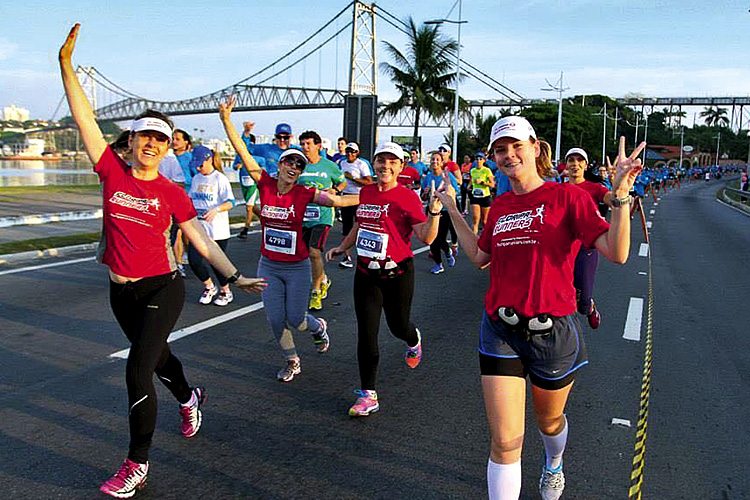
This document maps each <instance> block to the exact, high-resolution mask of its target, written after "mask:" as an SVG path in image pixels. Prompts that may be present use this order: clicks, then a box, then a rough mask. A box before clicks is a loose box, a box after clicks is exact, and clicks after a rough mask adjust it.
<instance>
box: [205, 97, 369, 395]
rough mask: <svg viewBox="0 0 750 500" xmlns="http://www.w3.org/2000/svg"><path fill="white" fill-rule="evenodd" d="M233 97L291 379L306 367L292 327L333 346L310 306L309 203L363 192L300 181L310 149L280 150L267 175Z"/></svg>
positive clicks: (266, 298) (269, 305)
mask: <svg viewBox="0 0 750 500" xmlns="http://www.w3.org/2000/svg"><path fill="white" fill-rule="evenodd" d="M234 103H235V99H234V96H230V97H229V98H228V99H227V100H226V101H225V102H222V103H221V104H220V105H219V117H220V118H221V123H222V124H223V125H224V130H225V131H226V133H227V137H228V138H229V141H230V142H231V143H232V146H233V147H234V149H235V151H236V152H237V154H238V155H239V156H240V158H241V159H242V163H243V164H244V165H245V169H247V171H248V173H249V174H250V176H251V177H252V178H253V179H254V180H255V182H256V183H257V185H258V194H259V196H260V224H261V228H262V230H263V231H262V239H261V247H260V253H261V256H260V260H259V261H258V275H259V276H263V278H265V279H266V281H267V282H268V287H267V288H266V289H265V290H264V291H263V295H262V297H263V304H264V308H265V310H266V318H267V319H268V323H269V325H270V326H271V331H272V332H273V334H274V337H275V338H276V341H277V342H278V343H279V346H280V347H281V352H282V354H283V356H284V359H285V360H286V363H285V365H284V367H283V368H282V369H281V370H279V372H278V373H277V374H276V378H277V379H278V380H279V381H281V382H290V381H291V380H292V379H293V378H294V376H295V375H298V374H299V373H300V372H301V371H302V368H301V365H300V357H299V354H298V353H297V349H296V347H295V345H294V339H293V337H292V329H296V330H298V331H300V332H304V331H308V332H310V333H311V334H312V338H313V342H314V343H315V345H316V346H317V349H318V352H319V353H320V354H322V353H324V352H326V351H328V347H329V345H330V338H329V337H328V331H327V325H326V321H325V320H324V319H323V318H316V317H314V316H313V315H311V314H309V313H308V312H307V303H308V297H309V295H310V285H311V284H312V275H311V264H310V258H309V255H310V253H309V251H308V248H307V245H306V244H305V241H304V238H303V237H302V221H303V218H304V216H305V207H306V206H307V204H308V203H317V204H318V205H325V206H329V207H348V206H354V205H357V204H359V196H358V195H348V196H336V195H333V194H329V193H327V192H325V191H320V190H318V189H315V188H312V187H305V186H302V185H300V184H297V179H299V176H300V174H301V173H302V171H303V170H304V169H305V166H306V165H307V158H306V157H305V154H304V153H303V152H302V151H299V150H298V149H291V148H290V149H287V150H286V151H284V152H283V153H281V156H280V157H279V171H278V177H277V178H273V177H271V176H270V175H268V173H266V171H265V170H262V169H261V168H260V166H259V165H258V163H257V162H256V161H255V159H254V158H253V156H252V155H251V154H250V153H249V152H248V150H247V147H246V146H245V142H244V141H243V140H242V138H241V137H240V135H239V133H238V132H237V129H236V128H235V127H234V124H233V123H232V117H231V115H232V108H234Z"/></svg>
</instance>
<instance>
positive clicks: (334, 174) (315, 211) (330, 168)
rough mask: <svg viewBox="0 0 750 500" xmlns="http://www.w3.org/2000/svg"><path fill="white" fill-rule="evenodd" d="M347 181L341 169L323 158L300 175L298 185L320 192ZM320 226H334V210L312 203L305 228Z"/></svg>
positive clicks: (304, 224) (307, 211)
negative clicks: (316, 189)
mask: <svg viewBox="0 0 750 500" xmlns="http://www.w3.org/2000/svg"><path fill="white" fill-rule="evenodd" d="M345 180H346V177H344V173H343V172H342V171H341V169H340V168H339V167H338V165H336V164H335V163H333V162H332V161H331V160H329V159H327V158H321V159H320V161H318V163H309V164H308V165H307V166H306V167H305V170H304V171H303V172H302V173H301V174H300V176H299V179H298V180H297V184H302V185H303V186H311V187H315V188H318V189H320V190H325V189H330V188H332V187H333V186H338V185H339V184H341V183H342V182H344V181H345ZM320 224H325V225H326V226H332V225H333V208H332V207H322V206H320V205H318V204H316V203H310V204H308V205H307V208H306V209H305V219H304V222H303V223H302V225H303V227H312V226H317V225H320Z"/></svg>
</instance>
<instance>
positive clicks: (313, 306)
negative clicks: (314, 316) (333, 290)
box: [308, 290, 323, 311]
mask: <svg viewBox="0 0 750 500" xmlns="http://www.w3.org/2000/svg"><path fill="white" fill-rule="evenodd" d="M308 309H310V310H311V311H320V310H321V309H323V294H322V292H321V291H320V290H313V291H312V292H311V293H310V305H309V306H308Z"/></svg>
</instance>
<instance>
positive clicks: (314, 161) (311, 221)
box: [297, 130, 356, 311]
mask: <svg viewBox="0 0 750 500" xmlns="http://www.w3.org/2000/svg"><path fill="white" fill-rule="evenodd" d="M321 142H322V140H321V138H320V135H318V133H317V132H313V131H311V130H308V131H307V132H303V133H302V134H301V135H300V136H299V144H300V147H301V148H302V151H303V152H304V153H305V156H306V157H307V161H308V163H307V166H306V167H305V171H304V172H302V174H301V175H300V176H299V179H298V180H297V182H299V183H300V184H301V185H303V186H308V187H314V188H316V189H319V190H321V191H324V190H325V191H328V192H329V193H331V194H332V193H334V192H341V190H342V189H344V187H345V186H346V177H344V174H343V173H342V172H341V169H339V167H338V165H336V164H335V163H333V162H332V161H331V160H329V159H328V158H325V157H323V156H321V154H320V147H321ZM355 205H356V203H355ZM332 226H333V208H331V207H330V206H318V204H316V203H311V204H310V205H309V206H308V207H307V208H306V209H305V222H304V224H303V228H304V230H303V233H302V235H303V239H304V240H305V244H306V245H307V247H308V248H309V249H310V264H311V265H312V290H311V291H310V304H309V308H310V310H312V311H320V310H321V309H323V299H325V298H326V297H328V289H329V288H330V287H331V279H330V278H329V277H328V276H327V275H326V271H325V263H324V261H323V251H324V250H325V246H326V240H327V239H328V233H329V232H330V231H331V227H332Z"/></svg>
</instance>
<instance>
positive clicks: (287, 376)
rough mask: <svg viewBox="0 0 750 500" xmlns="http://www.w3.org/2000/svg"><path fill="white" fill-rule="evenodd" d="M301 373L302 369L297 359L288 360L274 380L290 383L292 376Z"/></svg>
mask: <svg viewBox="0 0 750 500" xmlns="http://www.w3.org/2000/svg"><path fill="white" fill-rule="evenodd" d="M301 372H302V367H301V366H300V364H299V359H288V360H287V361H286V366H285V367H284V368H282V369H281V370H279V373H277V374H276V378H277V379H279V381H280V382H291V381H292V379H293V378H294V376H295V375H299V374H300V373H301Z"/></svg>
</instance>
